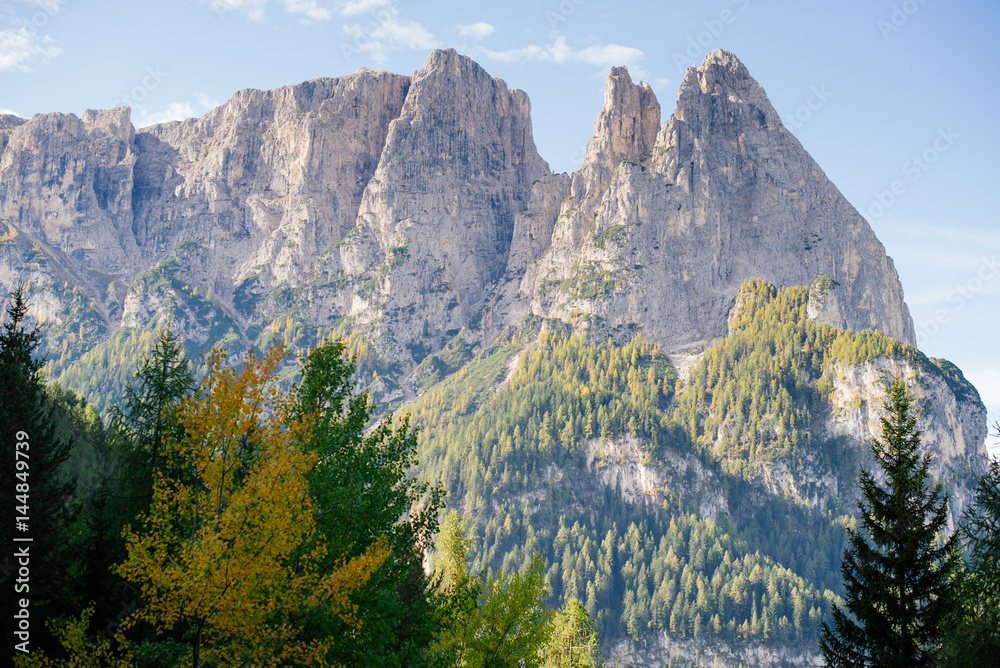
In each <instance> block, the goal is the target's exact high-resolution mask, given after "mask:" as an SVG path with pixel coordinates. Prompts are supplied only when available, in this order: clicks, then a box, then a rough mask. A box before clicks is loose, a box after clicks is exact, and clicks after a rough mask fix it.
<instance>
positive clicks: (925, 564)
mask: <svg viewBox="0 0 1000 668" xmlns="http://www.w3.org/2000/svg"><path fill="white" fill-rule="evenodd" d="M885 410H886V413H887V414H886V415H885V416H883V417H882V419H881V426H882V438H881V439H877V440H874V441H873V442H872V444H871V451H872V454H873V455H874V456H875V459H876V460H877V461H878V463H879V464H880V465H881V467H882V471H883V472H884V474H885V483H884V485H882V484H879V482H878V481H877V480H876V478H875V476H874V475H873V474H872V473H870V472H868V471H866V470H862V471H861V475H860V482H861V492H862V495H863V498H862V500H861V501H859V502H858V507H859V510H860V516H861V525H862V527H863V531H860V530H856V529H850V530H849V532H848V533H849V537H848V542H849V544H848V548H847V549H846V551H845V553H844V557H843V561H842V562H841V572H842V573H843V577H844V586H845V590H846V603H845V607H846V612H845V610H844V609H842V608H840V607H839V606H836V605H835V606H834V608H833V628H831V627H830V626H828V625H827V624H826V622H824V623H823V630H822V635H821V638H820V647H821V649H822V651H823V656H824V657H825V658H826V661H827V664H828V665H830V666H899V667H900V668H903V667H906V666H928V665H934V664H935V663H936V661H937V658H938V654H939V652H940V649H941V644H942V636H943V634H944V627H943V624H944V622H945V620H946V619H947V618H948V617H949V614H950V612H951V609H952V606H953V605H954V594H955V592H954V579H955V574H956V570H957V567H958V560H957V552H956V536H954V535H953V536H951V537H950V538H948V539H947V540H946V541H943V542H942V541H941V534H942V531H943V530H944V528H945V524H946V522H947V514H948V499H947V497H946V496H945V494H944V492H943V490H942V487H941V484H940V483H937V484H935V485H933V486H932V485H931V484H930V480H929V475H928V468H929V467H930V455H929V454H925V455H923V456H921V455H920V453H919V447H920V432H919V431H918V430H917V428H916V419H915V418H914V417H913V416H912V415H911V410H910V397H909V394H908V392H907V389H906V385H905V384H904V382H903V380H902V379H901V378H898V377H897V378H896V379H895V380H894V381H893V382H892V385H891V386H890V387H889V392H888V397H887V400H886V404H885ZM866 536H867V537H866ZM848 613H849V614H848Z"/></svg>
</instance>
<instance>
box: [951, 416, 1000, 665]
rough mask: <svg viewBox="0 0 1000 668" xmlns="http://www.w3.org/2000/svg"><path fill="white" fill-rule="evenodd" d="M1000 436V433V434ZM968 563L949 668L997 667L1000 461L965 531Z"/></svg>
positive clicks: (982, 486)
mask: <svg viewBox="0 0 1000 668" xmlns="http://www.w3.org/2000/svg"><path fill="white" fill-rule="evenodd" d="M998 431H1000V430H998ZM959 534H960V536H961V538H962V542H963V544H964V545H963V547H964V548H965V553H966V564H965V567H964V568H963V569H962V574H961V577H960V578H959V583H960V584H959V587H960V596H959V599H960V603H959V605H958V610H957V614H956V619H955V620H954V623H952V624H950V625H949V632H948V638H947V642H946V650H945V661H944V663H945V665H948V666H963V667H965V666H970V667H972V666H995V665H996V661H997V657H998V656H1000V462H998V461H997V460H993V461H992V462H990V465H989V468H988V469H987V471H986V473H985V474H983V476H982V477H980V479H979V483H978V484H977V485H976V494H975V498H974V499H973V502H972V505H971V506H969V508H968V509H966V511H965V514H964V515H963V517H962V526H961V529H960V531H959Z"/></svg>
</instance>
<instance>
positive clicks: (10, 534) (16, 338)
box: [0, 285, 77, 650]
mask: <svg viewBox="0 0 1000 668" xmlns="http://www.w3.org/2000/svg"><path fill="white" fill-rule="evenodd" d="M27 315H28V302H27V299H26V297H25V288H24V286H23V285H19V286H17V287H16V288H15V290H14V292H13V293H12V294H11V296H10V304H9V305H8V307H7V317H6V318H5V319H4V322H3V326H2V328H0V381H2V382H0V439H2V442H3V449H2V452H3V455H2V456H3V461H2V462H0V489H2V490H3V491H4V499H5V502H4V508H7V513H6V514H5V517H6V520H5V521H4V522H2V523H0V524H2V527H3V528H2V530H0V543H2V544H3V545H4V546H6V547H5V549H10V550H11V551H13V550H14V546H15V545H16V546H17V548H19V549H25V550H27V551H28V553H29V556H28V558H29V561H30V571H31V579H30V582H29V583H15V582H14V575H15V574H16V573H17V566H15V565H13V564H10V563H9V562H8V564H6V565H5V566H8V567H6V568H5V570H7V574H6V575H7V579H6V583H5V585H4V586H5V589H7V592H8V593H7V594H6V595H4V596H3V597H2V600H3V604H2V606H0V614H3V616H4V620H5V621H4V628H6V629H7V633H6V637H7V638H17V636H16V635H15V633H14V632H15V623H16V621H15V620H14V614H15V612H16V608H15V606H16V605H17V602H18V601H19V600H20V599H21V598H25V599H28V600H29V601H30V602H31V605H30V608H29V610H30V617H31V619H32V620H41V619H46V618H50V617H55V616H57V615H59V614H63V613H65V612H68V606H69V608H71V607H72V605H73V603H74V602H73V601H72V592H75V591H76V589H77V587H76V585H75V583H74V582H73V578H72V573H71V572H70V569H67V568H66V564H67V563H69V562H71V561H72V559H71V557H72V546H71V543H70V540H69V535H68V534H69V531H68V529H69V527H70V525H71V523H72V521H73V517H74V514H75V511H74V507H73V504H71V500H72V498H73V494H74V491H75V481H74V480H73V479H71V478H70V477H69V476H67V475H66V474H65V472H64V471H63V464H64V462H65V461H66V459H67V458H68V457H69V455H70V450H71V441H69V440H67V439H64V438H60V437H59V436H58V435H57V434H56V432H55V429H54V427H53V422H52V403H51V402H50V401H49V398H48V396H47V394H46V388H45V384H44V382H43V381H42V376H41V368H42V364H43V361H42V360H41V359H40V358H38V357H37V356H36V354H37V351H38V345H39V340H40V338H41V333H40V331H39V329H38V328H37V327H33V328H28V326H27V324H26V321H27ZM18 517H24V518H25V519H24V520H18V522H20V524H15V518H18ZM22 527H23V528H22ZM15 537H18V538H31V539H32V541H31V542H30V543H27V542H25V543H17V544H16V543H14V538H15ZM8 554H10V553H8ZM15 584H17V585H18V588H17V589H15ZM34 628H35V630H36V631H38V632H37V633H32V634H31V643H30V644H29V645H28V647H27V648H28V649H31V650H33V649H35V647H36V644H37V642H38V640H39V639H40V638H42V639H43V643H44V642H46V641H47V640H49V639H46V638H43V636H44V630H43V628H42V627H41V624H37V625H36V626H35V627H34ZM22 640H23V639H22Z"/></svg>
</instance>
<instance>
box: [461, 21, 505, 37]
mask: <svg viewBox="0 0 1000 668" xmlns="http://www.w3.org/2000/svg"><path fill="white" fill-rule="evenodd" d="M457 27H458V36H459V37H466V38H470V39H477V40H478V39H483V38H484V37H489V36H490V35H492V34H493V31H494V30H496V28H494V27H493V26H491V25H490V24H489V23H484V22H482V21H476V22H475V23H470V24H469V25H467V26H463V25H460V26H457Z"/></svg>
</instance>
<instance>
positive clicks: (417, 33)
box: [340, 0, 439, 60]
mask: <svg viewBox="0 0 1000 668" xmlns="http://www.w3.org/2000/svg"><path fill="white" fill-rule="evenodd" d="M362 11H370V12H371V18H370V19H369V20H368V21H365V22H364V23H350V24H344V25H343V26H341V29H342V30H343V32H344V34H345V35H346V36H347V37H349V38H351V40H353V46H352V45H349V44H342V45H341V47H342V51H343V52H344V55H345V56H350V55H351V53H355V52H361V53H364V54H367V55H369V56H370V57H372V58H373V59H375V60H382V59H384V58H385V56H386V54H387V53H388V52H390V51H395V50H396V49H400V48H408V49H420V50H424V51H426V50H427V49H433V48H434V47H436V46H438V45H439V44H438V41H437V40H436V39H434V35H432V34H431V33H430V32H429V31H428V30H427V29H426V28H424V27H423V26H422V25H420V24H419V23H417V22H416V21H410V20H407V19H404V18H402V17H401V16H400V15H399V7H398V6H397V5H396V4H395V3H389V2H382V1H381V0H358V1H357V2H350V3H348V4H347V5H344V6H342V7H341V8H340V13H341V14H342V15H344V16H356V15H357V14H359V13H361V12H362Z"/></svg>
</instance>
